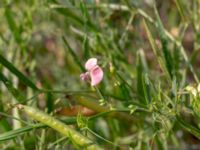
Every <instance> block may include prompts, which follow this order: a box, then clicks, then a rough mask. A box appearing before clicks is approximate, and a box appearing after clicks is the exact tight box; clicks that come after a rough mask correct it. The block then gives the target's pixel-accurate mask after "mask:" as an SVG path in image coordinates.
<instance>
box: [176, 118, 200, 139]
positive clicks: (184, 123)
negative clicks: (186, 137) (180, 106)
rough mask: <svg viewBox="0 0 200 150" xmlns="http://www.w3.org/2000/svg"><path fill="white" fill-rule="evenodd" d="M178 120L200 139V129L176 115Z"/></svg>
mask: <svg viewBox="0 0 200 150" xmlns="http://www.w3.org/2000/svg"><path fill="white" fill-rule="evenodd" d="M176 120H177V121H178V123H179V124H180V125H181V126H182V127H183V128H184V129H185V130H187V131H188V132H190V133H191V134H193V135H194V136H196V137H197V138H198V139H200V129H198V128H196V127H194V126H193V125H191V124H190V123H187V122H185V121H184V120H183V119H182V118H181V117H180V116H178V115H176Z"/></svg>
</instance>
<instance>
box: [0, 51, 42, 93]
mask: <svg viewBox="0 0 200 150" xmlns="http://www.w3.org/2000/svg"><path fill="white" fill-rule="evenodd" d="M0 64H2V65H3V66H4V67H6V68H7V69H8V70H9V71H11V72H12V73H13V74H14V75H16V76H17V77H18V79H19V80H20V81H21V82H22V83H24V84H25V85H27V86H29V87H30V88H32V89H34V90H39V89H38V88H37V87H36V86H35V84H34V83H33V82H32V81H31V80H30V79H29V78H27V77H26V76H25V75H23V73H21V72H20V71H19V70H18V69H17V68H16V67H14V66H13V65H12V64H11V63H10V62H9V61H7V60H6V59H5V58H4V57H3V56H2V55H1V54H0Z"/></svg>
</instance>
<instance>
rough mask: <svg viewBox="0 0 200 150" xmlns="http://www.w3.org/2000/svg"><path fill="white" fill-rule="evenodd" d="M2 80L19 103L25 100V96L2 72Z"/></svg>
mask: <svg viewBox="0 0 200 150" xmlns="http://www.w3.org/2000/svg"><path fill="white" fill-rule="evenodd" d="M0 80H1V81H2V82H3V83H4V85H5V86H6V87H7V89H8V91H9V92H10V93H11V94H12V95H13V96H14V97H15V99H16V100H17V101H19V102H22V101H23V100H25V97H24V95H23V94H21V93H20V92H19V91H18V90H17V89H16V88H15V87H14V86H13V85H12V82H11V81H10V80H8V79H7V78H6V77H5V76H4V75H3V74H2V73H1V72H0Z"/></svg>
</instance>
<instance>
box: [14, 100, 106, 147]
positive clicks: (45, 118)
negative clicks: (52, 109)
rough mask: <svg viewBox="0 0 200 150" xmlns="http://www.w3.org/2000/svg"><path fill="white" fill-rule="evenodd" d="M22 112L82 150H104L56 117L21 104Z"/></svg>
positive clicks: (19, 106)
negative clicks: (83, 149) (68, 139)
mask: <svg viewBox="0 0 200 150" xmlns="http://www.w3.org/2000/svg"><path fill="white" fill-rule="evenodd" d="M17 108H19V109H20V110H23V111H24V112H25V113H26V114H27V115H29V116H30V117H31V118H32V119H34V120H37V121H40V122H41V123H43V124H45V125H48V126H50V127H51V128H53V129H55V130H56V131H58V132H60V133H61V134H63V135H65V136H67V137H68V138H70V139H71V140H73V142H74V143H75V144H77V145H79V146H81V147H82V148H83V147H84V148H85V149H86V150H102V148H101V147H99V146H98V145H97V144H96V143H94V142H93V141H91V140H90V139H89V138H87V137H85V136H83V135H82V134H80V133H79V132H77V131H76V130H74V129H73V128H70V127H69V126H67V125H65V124H64V123H62V122H61V121H59V120H57V119H55V118H54V117H52V116H50V115H48V114H46V113H44V112H42V111H40V110H38V109H36V108H33V107H29V106H25V105H21V104H19V105H18V106H17Z"/></svg>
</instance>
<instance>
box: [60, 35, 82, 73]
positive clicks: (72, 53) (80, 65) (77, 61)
mask: <svg viewBox="0 0 200 150" xmlns="http://www.w3.org/2000/svg"><path fill="white" fill-rule="evenodd" d="M62 39H63V42H64V43H65V45H66V46H67V48H68V50H69V52H70V54H71V55H72V57H73V58H74V61H75V62H76V63H77V65H78V66H79V67H80V69H81V71H83V72H84V71H85V68H84V67H83V65H82V64H81V62H80V59H79V58H78V56H77V55H76V53H75V52H74V51H73V49H72V48H71V47H70V45H69V43H68V42H67V40H66V39H65V38H64V37H62Z"/></svg>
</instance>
